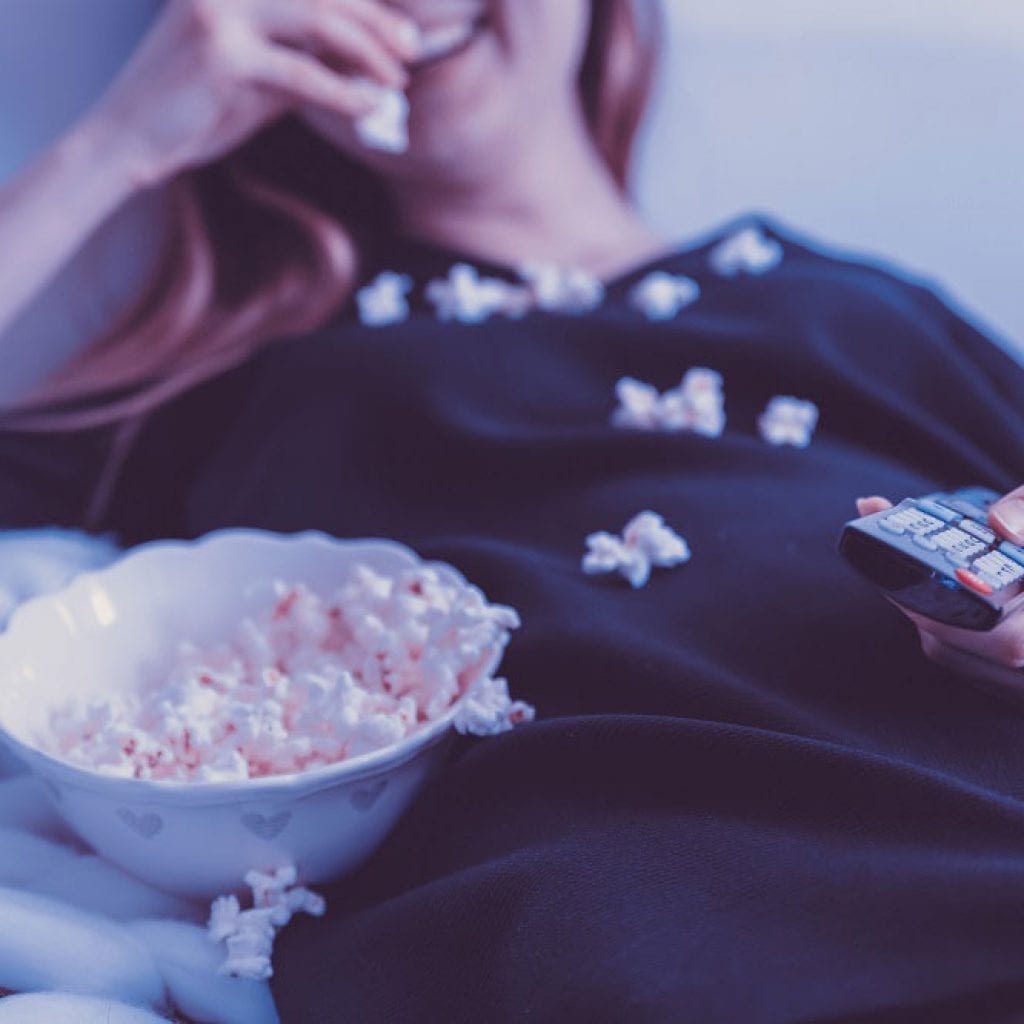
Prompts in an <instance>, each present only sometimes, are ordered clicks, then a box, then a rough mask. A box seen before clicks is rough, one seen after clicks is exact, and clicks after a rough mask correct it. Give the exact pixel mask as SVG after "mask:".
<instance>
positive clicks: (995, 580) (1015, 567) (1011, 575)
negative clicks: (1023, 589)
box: [972, 551, 1024, 590]
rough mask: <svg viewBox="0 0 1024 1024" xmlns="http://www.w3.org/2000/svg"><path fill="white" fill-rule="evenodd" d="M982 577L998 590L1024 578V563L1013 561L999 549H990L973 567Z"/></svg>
mask: <svg viewBox="0 0 1024 1024" xmlns="http://www.w3.org/2000/svg"><path fill="white" fill-rule="evenodd" d="M972 568H973V569H974V571H975V572H977V573H978V575H979V576H981V577H982V579H984V580H987V581H988V582H989V583H991V584H992V585H993V586H994V587H995V588H996V590H1001V589H1002V588H1003V587H1008V586H1010V584H1011V583H1018V582H1020V581H1021V580H1022V579H1024V565H1019V564H1018V563H1017V562H1013V561H1011V560H1010V559H1009V558H1007V557H1006V555H1003V554H1000V553H999V552H998V551H990V552H989V553H988V554H987V555H984V556H982V557H981V558H979V559H978V560H977V561H976V562H975V563H974V565H973V567H972Z"/></svg>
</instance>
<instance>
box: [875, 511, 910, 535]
mask: <svg viewBox="0 0 1024 1024" xmlns="http://www.w3.org/2000/svg"><path fill="white" fill-rule="evenodd" d="M878 525H879V526H880V527H881V528H882V529H883V530H887V531H888V532H889V533H895V534H896V535H897V536H898V535H899V534H902V533H906V532H907V528H906V527H905V526H904V525H903V523H901V522H900V521H899V520H898V519H897V518H896V517H895V516H886V517H885V518H884V519H879V520H878Z"/></svg>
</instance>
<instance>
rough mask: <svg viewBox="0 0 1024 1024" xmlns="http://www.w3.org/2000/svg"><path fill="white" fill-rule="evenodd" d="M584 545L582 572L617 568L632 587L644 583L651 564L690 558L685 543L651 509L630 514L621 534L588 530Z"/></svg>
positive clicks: (671, 563) (664, 565)
mask: <svg viewBox="0 0 1024 1024" xmlns="http://www.w3.org/2000/svg"><path fill="white" fill-rule="evenodd" d="M587 547H588V549H589V550H588V551H587V554H586V555H584V557H583V571H584V572H585V573H587V574H588V575H591V576H593V575H597V574H600V573H610V572H618V573H620V574H621V575H622V576H624V577H625V578H626V579H627V580H629V582H630V584H631V585H632V586H633V587H634V588H639V587H643V586H645V585H646V584H647V581H648V580H649V579H650V577H651V569H652V568H653V567H655V566H657V567H659V568H672V567H674V566H677V565H682V564H683V563H684V562H688V561H689V560H690V548H689V545H687V543H686V541H685V540H684V539H683V538H682V537H680V536H679V534H677V533H676V532H675V531H674V530H672V529H671V528H670V527H668V526H666V525H665V520H664V519H663V518H662V517H661V516H659V515H658V514H657V513H655V512H641V513H640V514H639V515H638V516H636V517H634V518H633V519H632V520H631V521H630V522H629V524H628V525H627V526H626V528H625V530H623V532H622V537H621V538H620V537H616V536H615V534H612V533H606V532H605V531H601V532H600V533H592V534H591V535H590V536H589V537H588V538H587Z"/></svg>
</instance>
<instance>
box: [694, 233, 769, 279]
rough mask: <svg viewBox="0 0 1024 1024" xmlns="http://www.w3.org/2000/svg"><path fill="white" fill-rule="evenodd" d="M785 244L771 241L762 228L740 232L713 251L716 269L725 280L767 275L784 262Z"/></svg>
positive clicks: (712, 259)
mask: <svg viewBox="0 0 1024 1024" xmlns="http://www.w3.org/2000/svg"><path fill="white" fill-rule="evenodd" d="M782 256H783V250H782V244H781V243H780V242H778V241H776V240H775V239H774V238H769V237H768V236H767V235H765V233H764V232H763V231H762V230H761V228H759V227H755V226H751V227H746V228H743V229H742V230H741V231H737V232H736V233H735V234H733V235H730V236H729V237H728V238H726V239H725V240H724V241H722V242H719V243H718V245H716V246H715V248H714V249H712V250H711V255H710V262H711V267H712V269H713V270H714V271H715V272H716V273H717V274H720V275H721V276H722V277H736V276H738V275H739V274H765V273H767V272H768V271H769V270H774V269H775V268H776V267H777V266H778V265H779V264H780V263H781V262H782Z"/></svg>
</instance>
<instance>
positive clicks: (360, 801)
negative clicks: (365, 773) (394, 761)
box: [349, 779, 388, 811]
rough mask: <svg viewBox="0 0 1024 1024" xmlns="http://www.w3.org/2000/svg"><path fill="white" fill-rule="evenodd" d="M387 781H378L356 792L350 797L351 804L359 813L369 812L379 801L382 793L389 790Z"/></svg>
mask: <svg viewBox="0 0 1024 1024" xmlns="http://www.w3.org/2000/svg"><path fill="white" fill-rule="evenodd" d="M387 784H388V782H387V779H378V780H377V781H376V782H371V783H370V784H369V785H368V786H362V787H361V788H359V789H357V790H355V791H354V792H353V793H352V796H350V797H349V802H350V803H351V804H352V806H353V807H354V808H355V809H356V810H357V811H368V810H369V809H370V808H371V807H372V806H373V805H374V804H375V803H376V802H377V801H378V800H379V799H380V795H381V793H383V792H384V790H385V789H386V788H387Z"/></svg>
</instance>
